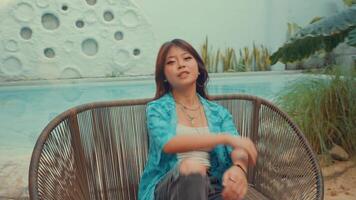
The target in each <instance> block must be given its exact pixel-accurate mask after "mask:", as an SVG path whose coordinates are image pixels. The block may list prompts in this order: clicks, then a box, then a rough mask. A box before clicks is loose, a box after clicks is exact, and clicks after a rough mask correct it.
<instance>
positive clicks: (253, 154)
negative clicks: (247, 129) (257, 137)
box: [227, 135, 257, 165]
mask: <svg viewBox="0 0 356 200" xmlns="http://www.w3.org/2000/svg"><path fill="white" fill-rule="evenodd" d="M227 144H228V145H230V146H231V147H232V148H234V149H238V148H242V149H244V150H245V151H246V153H247V154H248V160H249V164H251V165H255V164H256V160H257V150H256V146H255V144H254V143H253V142H252V141H251V140H250V139H249V138H246V137H240V136H232V135H228V140H227Z"/></svg>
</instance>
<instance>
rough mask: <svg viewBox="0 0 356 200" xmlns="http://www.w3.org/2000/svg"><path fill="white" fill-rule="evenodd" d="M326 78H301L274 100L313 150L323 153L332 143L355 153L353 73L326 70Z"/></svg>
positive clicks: (354, 86) (355, 130) (355, 111)
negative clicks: (300, 131)
mask: <svg viewBox="0 0 356 200" xmlns="http://www.w3.org/2000/svg"><path fill="white" fill-rule="evenodd" d="M324 76H326V77H321V76H320V74H319V75H318V76H317V78H315V77H314V78H307V79H306V78H303V79H301V80H298V81H297V82H295V83H294V84H292V85H290V86H288V87H287V88H285V90H283V91H282V92H281V93H280V94H279V95H278V97H277V104H278V105H280V106H281V107H282V108H283V109H284V110H285V111H286V112H287V113H288V114H289V115H290V116H291V117H292V118H293V120H294V121H295V122H296V123H297V124H298V125H299V126H300V128H301V130H302V131H303V132H304V134H305V135H306V137H307V138H308V140H309V142H310V144H311V146H312V148H313V149H314V150H315V151H316V152H318V153H325V152H327V150H328V149H329V147H330V146H331V145H332V144H333V143H336V144H339V145H341V146H342V147H343V148H344V149H345V150H347V151H348V152H350V153H352V152H355V151H356V134H355V133H356V115H355V113H356V90H355V88H356V79H355V78H356V73H355V70H353V71H352V72H351V73H347V74H342V73H341V72H340V71H338V70H335V69H334V68H331V69H328V70H327V71H326V74H325V75H324Z"/></svg>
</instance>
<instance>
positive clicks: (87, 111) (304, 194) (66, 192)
mask: <svg viewBox="0 0 356 200" xmlns="http://www.w3.org/2000/svg"><path fill="white" fill-rule="evenodd" d="M212 99H213V100H214V101H216V102H218V103H220V104H221V105H223V106H224V107H226V108H227V109H228V110H229V111H230V112H231V113H232V115H233V117H234V120H235V124H236V126H237V128H238V131H239V132H240V134H241V135H243V136H247V137H250V138H251V139H252V140H253V141H254V142H255V144H256V146H257V150H258V153H259V154H258V160H257V164H256V166H254V167H250V168H249V172H248V181H249V184H250V186H249V191H248V194H247V195H246V198H245V199H255V200H257V199H258V200H264V199H268V200H281V199H290V200H292V199H295V200H297V199H298V200H300V199H308V200H309V199H316V200H319V199H323V179H322V176H321V171H320V168H319V165H318V162H317V160H316V158H315V155H314V153H313V151H312V150H311V148H310V146H309V144H308V142H307V141H306V139H305V137H304V136H303V134H302V133H301V131H300V130H299V128H298V127H297V126H296V125H295V124H294V123H293V122H292V121H291V120H290V118H289V117H288V116H287V115H286V114H285V113H283V112H282V111H281V110H279V109H278V108H277V107H276V106H274V105H273V104H271V103H270V102H268V101H266V100H263V99H261V98H258V97H254V96H247V95H224V96H213V97H212ZM149 100H150V99H141V100H127V101H124V100H123V101H112V102H98V103H92V104H86V105H82V106H78V107H75V108H72V109H70V110H68V111H66V112H64V113H62V114H60V115H59V116H57V117H56V118H55V119H54V120H52V121H51V122H50V123H49V124H48V125H47V126H46V128H45V129H44V130H43V131H42V133H41V135H40V136H39V138H38V140H37V143H36V146H35V148H34V150H33V153H32V159H31V164H30V170H29V194H30V199H63V200H64V199H65V200H70V199H95V200H98V199H115V200H131V199H132V200H134V199H137V188H138V183H139V180H140V176H141V173H142V171H143V169H144V166H145V162H146V159H147V153H148V136H147V130H146V119H145V109H146V103H147V102H148V101H149Z"/></svg>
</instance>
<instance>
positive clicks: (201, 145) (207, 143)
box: [163, 134, 229, 153]
mask: <svg viewBox="0 0 356 200" xmlns="http://www.w3.org/2000/svg"><path fill="white" fill-rule="evenodd" d="M228 140H229V136H228V135H227V134H219V135H213V134H206V135H204V136H202V135H178V136H175V137H174V138H172V139H171V140H170V141H168V142H167V144H166V145H165V146H164V147H163V151H164V152H165V153H182V152H187V151H194V150H199V149H211V148H214V147H215V146H216V145H219V144H227V143H228Z"/></svg>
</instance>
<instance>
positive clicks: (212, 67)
mask: <svg viewBox="0 0 356 200" xmlns="http://www.w3.org/2000/svg"><path fill="white" fill-rule="evenodd" d="M201 57H202V60H203V62H204V64H205V67H206V68H207V70H208V72H218V71H219V70H218V68H219V66H222V71H223V72H245V71H266V70H270V69H271V68H270V66H271V61H270V59H269V58H270V53H269V50H268V49H267V48H266V47H264V46H263V45H261V46H260V47H257V46H256V45H255V43H253V48H252V50H251V51H250V49H249V48H248V47H244V48H243V49H242V50H241V49H240V50H239V58H238V57H237V56H236V51H235V49H233V48H231V47H228V48H226V49H225V51H222V52H221V51H220V49H218V50H217V51H216V53H214V51H213V50H212V47H209V41H208V37H206V38H205V42H204V44H203V45H202V46H201Z"/></svg>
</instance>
